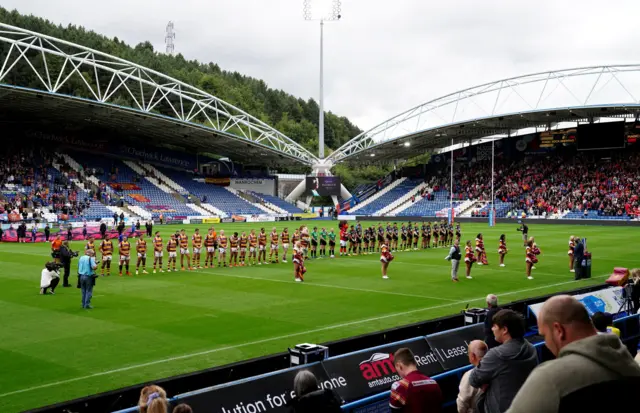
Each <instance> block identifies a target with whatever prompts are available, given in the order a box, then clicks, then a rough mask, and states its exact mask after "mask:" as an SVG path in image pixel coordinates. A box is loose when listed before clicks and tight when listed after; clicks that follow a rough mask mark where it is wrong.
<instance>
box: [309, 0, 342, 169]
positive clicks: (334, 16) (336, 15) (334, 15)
mask: <svg viewBox="0 0 640 413" xmlns="http://www.w3.org/2000/svg"><path fill="white" fill-rule="evenodd" d="M331 1H332V7H331V12H330V13H328V14H326V15H322V16H314V15H313V3H317V2H318V0H304V7H303V13H304V19H305V20H307V21H320V102H319V104H320V114H319V119H318V158H320V160H322V159H324V22H325V21H338V20H340V18H341V17H342V15H341V14H340V8H341V2H340V0H331Z"/></svg>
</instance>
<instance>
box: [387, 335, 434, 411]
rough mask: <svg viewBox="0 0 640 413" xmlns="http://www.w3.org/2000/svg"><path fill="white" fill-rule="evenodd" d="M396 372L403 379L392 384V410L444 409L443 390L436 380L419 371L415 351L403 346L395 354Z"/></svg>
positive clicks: (390, 403) (390, 402) (390, 404)
mask: <svg viewBox="0 0 640 413" xmlns="http://www.w3.org/2000/svg"><path fill="white" fill-rule="evenodd" d="M393 363H394V365H395V368H396V372H397V373H398V375H399V376H400V377H402V380H400V381H397V382H395V383H393V385H392V386H391V399H390V401H389V406H390V407H391V411H402V412H406V413H419V412H429V413H438V412H440V411H442V401H443V397H442V390H440V386H439V385H438V383H436V381H435V380H433V379H432V378H430V377H429V376H426V375H424V374H422V373H420V371H418V365H417V363H416V359H415V356H414V355H413V352H412V351H411V350H410V349H408V348H401V349H399V350H398V351H396V352H395V354H394V355H393Z"/></svg>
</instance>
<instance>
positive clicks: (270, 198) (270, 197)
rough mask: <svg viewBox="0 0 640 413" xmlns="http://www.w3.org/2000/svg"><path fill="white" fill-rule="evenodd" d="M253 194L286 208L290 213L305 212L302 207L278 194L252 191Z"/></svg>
mask: <svg viewBox="0 0 640 413" xmlns="http://www.w3.org/2000/svg"><path fill="white" fill-rule="evenodd" d="M252 194H253V195H254V196H256V197H258V198H260V199H262V200H263V201H265V202H268V203H271V204H273V205H275V206H277V207H279V208H281V209H283V210H285V211H286V212H288V213H290V214H295V213H300V212H304V211H302V210H301V209H300V208H298V207H297V206H295V205H293V204H291V203H289V202H287V201H285V200H284V199H280V198H278V197H277V196H273V195H267V194H259V193H257V192H252Z"/></svg>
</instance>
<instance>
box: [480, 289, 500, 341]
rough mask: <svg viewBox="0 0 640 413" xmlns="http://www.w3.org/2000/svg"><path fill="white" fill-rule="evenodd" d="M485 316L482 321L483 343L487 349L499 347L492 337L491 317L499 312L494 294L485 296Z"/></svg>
mask: <svg viewBox="0 0 640 413" xmlns="http://www.w3.org/2000/svg"><path fill="white" fill-rule="evenodd" d="M486 301H487V316H486V317H485V319H484V342H485V343H486V344H487V347H489V349H492V348H494V347H497V346H499V345H500V343H498V342H497V341H496V338H495V337H494V336H493V316H494V315H496V313H497V312H498V311H500V310H501V309H500V307H498V297H497V296H496V295H495V294H489V295H487V300H486Z"/></svg>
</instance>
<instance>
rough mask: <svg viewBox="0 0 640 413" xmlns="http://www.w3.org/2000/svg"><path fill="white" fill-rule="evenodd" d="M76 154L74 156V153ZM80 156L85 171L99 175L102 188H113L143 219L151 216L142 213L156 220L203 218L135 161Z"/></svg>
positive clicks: (97, 176) (86, 155) (84, 154)
mask: <svg viewBox="0 0 640 413" xmlns="http://www.w3.org/2000/svg"><path fill="white" fill-rule="evenodd" d="M72 155H74V154H70V156H72ZM76 156H77V157H78V159H82V162H83V163H84V166H83V170H84V171H86V172H87V173H88V174H91V175H93V176H95V177H96V178H97V179H98V181H99V182H100V183H101V186H104V187H108V188H110V189H111V190H112V191H113V192H114V193H115V194H117V195H118V196H119V197H121V198H122V199H123V200H124V201H125V202H126V203H127V204H128V205H130V206H132V207H134V208H131V210H132V212H134V213H136V212H135V211H137V215H139V216H143V215H147V214H145V213H144V212H143V211H142V210H144V211H147V212H148V213H150V214H151V216H152V217H153V218H157V217H159V216H160V215H161V214H162V215H164V216H165V217H174V216H197V215H200V213H199V212H198V211H196V210H194V209H192V208H189V207H188V206H187V205H186V204H185V202H184V200H183V199H182V200H180V199H178V197H176V196H174V194H173V193H171V192H172V191H171V189H170V188H168V187H167V186H166V185H162V184H160V183H159V182H158V181H155V180H154V179H153V177H146V176H145V173H146V172H145V171H144V170H143V169H142V168H141V167H139V166H137V165H136V164H135V163H133V162H131V161H120V160H117V159H115V158H106V157H104V156H98V155H94V154H89V153H83V154H76ZM80 157H81V158H80ZM72 158H74V157H73V156H72ZM154 181H155V184H154ZM135 207H138V208H135ZM147 217H148V215H147ZM143 218H145V216H143Z"/></svg>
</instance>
